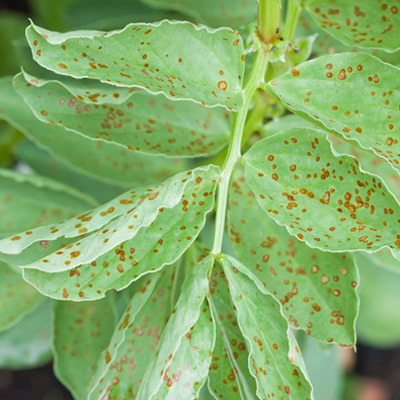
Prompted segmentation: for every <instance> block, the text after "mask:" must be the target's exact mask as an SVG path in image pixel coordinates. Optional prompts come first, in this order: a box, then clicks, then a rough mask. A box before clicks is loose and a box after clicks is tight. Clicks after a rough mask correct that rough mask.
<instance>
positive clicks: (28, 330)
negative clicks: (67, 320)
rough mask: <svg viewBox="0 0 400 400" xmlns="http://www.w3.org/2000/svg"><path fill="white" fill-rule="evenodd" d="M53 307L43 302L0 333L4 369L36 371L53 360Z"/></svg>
mask: <svg viewBox="0 0 400 400" xmlns="http://www.w3.org/2000/svg"><path fill="white" fill-rule="evenodd" d="M51 306H52V302H51V301H45V302H43V304H42V305H40V306H39V307H38V308H37V309H36V310H34V311H33V312H32V313H30V314H28V315H26V316H25V317H24V318H23V319H22V320H21V321H19V322H18V323H17V324H16V325H14V326H13V327H12V328H10V329H8V330H6V331H4V332H1V333H0V368H7V369H27V368H34V367H39V366H41V365H44V364H46V363H48V362H49V361H50V360H51V358H52V353H51Z"/></svg>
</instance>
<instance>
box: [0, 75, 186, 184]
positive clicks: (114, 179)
mask: <svg viewBox="0 0 400 400" xmlns="http://www.w3.org/2000/svg"><path fill="white" fill-rule="evenodd" d="M11 81H12V79H11V78H10V77H4V78H0V92H1V93H2V95H1V96H0V118H2V119H5V120H6V121H7V122H8V123H10V124H11V125H12V126H14V127H15V128H16V129H18V130H20V131H21V132H23V133H24V135H25V136H26V137H27V138H28V139H30V140H32V141H33V142H35V143H36V144H37V145H38V146H39V147H40V148H43V149H45V150H47V151H50V152H51V153H52V154H53V155H54V156H55V157H57V158H59V159H60V160H61V161H63V162H65V163H66V164H67V165H69V166H70V167H71V168H73V169H76V170H77V171H78V172H81V173H84V174H86V175H89V176H91V177H95V178H97V179H100V180H103V181H105V182H108V183H111V184H118V185H122V186H127V188H128V187H132V186H134V185H142V184H149V183H151V182H157V183H158V182H159V181H162V180H164V179H167V178H168V177H170V176H171V175H174V174H175V173H176V172H178V171H181V170H183V169H184V168H185V166H184V164H183V162H182V161H181V160H179V159H168V158H164V157H152V156H148V155H146V154H141V153H137V152H132V151H129V150H127V149H124V148H122V147H121V146H119V145H116V144H114V143H109V142H105V141H102V140H96V141H94V140H88V139H87V138H85V137H83V136H82V135H79V134H76V133H74V132H71V131H66V130H65V129H63V128H61V127H59V126H55V125H51V124H44V123H42V122H41V121H39V120H38V119H36V118H35V117H34V115H33V114H32V112H31V110H30V109H29V107H28V106H27V105H26V104H25V102H24V101H23V100H22V98H21V97H20V96H19V95H18V94H17V93H16V91H15V89H14V88H13V86H12V82H11Z"/></svg>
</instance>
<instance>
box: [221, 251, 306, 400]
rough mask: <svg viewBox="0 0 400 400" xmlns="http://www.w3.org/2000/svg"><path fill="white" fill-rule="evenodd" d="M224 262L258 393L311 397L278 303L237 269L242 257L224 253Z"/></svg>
mask: <svg viewBox="0 0 400 400" xmlns="http://www.w3.org/2000/svg"><path fill="white" fill-rule="evenodd" d="M221 262H222V265H223V268H224V271H225V274H226V277H227V279H228V282H229V289H230V293H231V296H232V301H233V304H234V305H235V307H236V310H237V319H238V323H239V327H240V329H241V331H242V333H243V336H244V337H245V339H246V342H247V346H248V348H249V353H250V357H249V361H248V366H249V370H250V373H251V374H252V375H253V376H254V377H255V379H256V382H257V395H258V397H259V398H261V399H267V398H270V397H271V398H272V397H276V398H281V399H293V400H298V399H304V400H309V399H312V395H311V391H312V388H311V385H310V383H309V382H308V380H307V377H306V376H305V375H304V373H303V370H304V363H303V360H302V356H301V353H300V350H299V348H298V347H297V346H296V345H295V339H294V337H293V335H292V334H291V331H290V327H289V324H288V322H287V320H286V319H285V318H284V316H283V315H282V313H281V309H280V305H279V303H278V302H277V301H276V300H275V299H274V298H273V297H272V296H271V295H269V294H266V292H264V293H263V292H261V291H260V290H257V286H256V285H255V284H254V283H253V282H252V281H251V280H250V279H249V278H248V277H247V276H245V275H243V274H242V273H240V272H239V271H238V269H237V268H236V265H238V264H240V263H239V261H237V260H235V259H234V258H232V257H230V256H227V255H224V256H223V258H222V260H221ZM289 341H290V342H291V344H290V343H289ZM293 347H294V348H295V350H294V349H293ZM293 350H294V352H293Z"/></svg>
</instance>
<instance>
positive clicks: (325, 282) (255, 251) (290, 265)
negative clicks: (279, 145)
mask: <svg viewBox="0 0 400 400" xmlns="http://www.w3.org/2000/svg"><path fill="white" fill-rule="evenodd" d="M229 206H230V207H229V234H230V239H231V243H232V246H233V248H234V250H235V252H236V254H237V255H238V258H239V260H240V261H241V262H242V263H243V264H244V265H246V266H247V268H248V269H249V271H250V272H251V275H252V277H253V278H254V279H255V280H256V281H258V282H259V284H261V285H263V286H264V287H265V288H266V289H267V290H268V292H269V293H271V294H272V295H274V296H275V297H276V298H277V299H278V300H279V302H280V303H281V304H282V312H283V314H284V315H285V316H286V318H287V319H288V320H289V322H290V323H291V325H292V326H293V327H294V328H300V329H303V330H305V331H306V332H307V333H308V334H311V335H312V336H313V337H315V338H317V339H320V340H328V341H329V342H333V341H334V342H337V343H339V344H342V345H354V343H355V331H354V324H355V319H356V316H357V312H358V297H357V294H356V289H355V285H354V282H357V281H358V272H357V269H356V267H355V265H354V262H353V259H352V257H351V256H349V255H346V253H324V252H322V251H320V250H318V249H311V248H310V247H308V246H307V245H306V244H305V243H302V242H300V241H299V240H297V239H295V238H293V237H292V236H290V235H289V233H288V232H287V230H286V229H285V228H284V227H281V226H278V225H277V224H276V223H275V222H274V221H273V220H272V219H271V218H270V217H269V216H268V215H267V214H266V213H265V212H264V210H263V209H262V208H261V207H260V206H259V205H258V203H257V200H256V199H255V197H254V194H253V192H252V191H251V189H250V188H249V186H248V185H247V184H246V182H245V180H244V175H243V173H242V171H241V170H237V171H236V172H235V176H234V179H233V181H232V184H231V188H230V199H229ZM252 226H258V229H250V228H249V227H252Z"/></svg>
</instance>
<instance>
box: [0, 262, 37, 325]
mask: <svg viewBox="0 0 400 400" xmlns="http://www.w3.org/2000/svg"><path fill="white" fill-rule="evenodd" d="M0 275H1V279H0V331H4V330H6V329H9V328H10V327H11V326H13V325H15V324H16V323H17V322H18V321H20V320H21V319H22V318H23V317H24V316H25V315H26V314H28V313H30V312H32V310H34V309H35V308H36V307H38V306H39V305H40V304H41V303H42V302H43V300H44V299H45V297H43V296H42V295H41V294H40V293H39V292H37V291H36V290H35V289H34V288H33V287H32V286H31V285H29V284H27V283H26V282H24V280H23V279H22V276H21V274H20V272H18V271H14V270H13V269H12V268H10V267H9V266H8V265H7V264H4V263H2V262H0Z"/></svg>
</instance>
